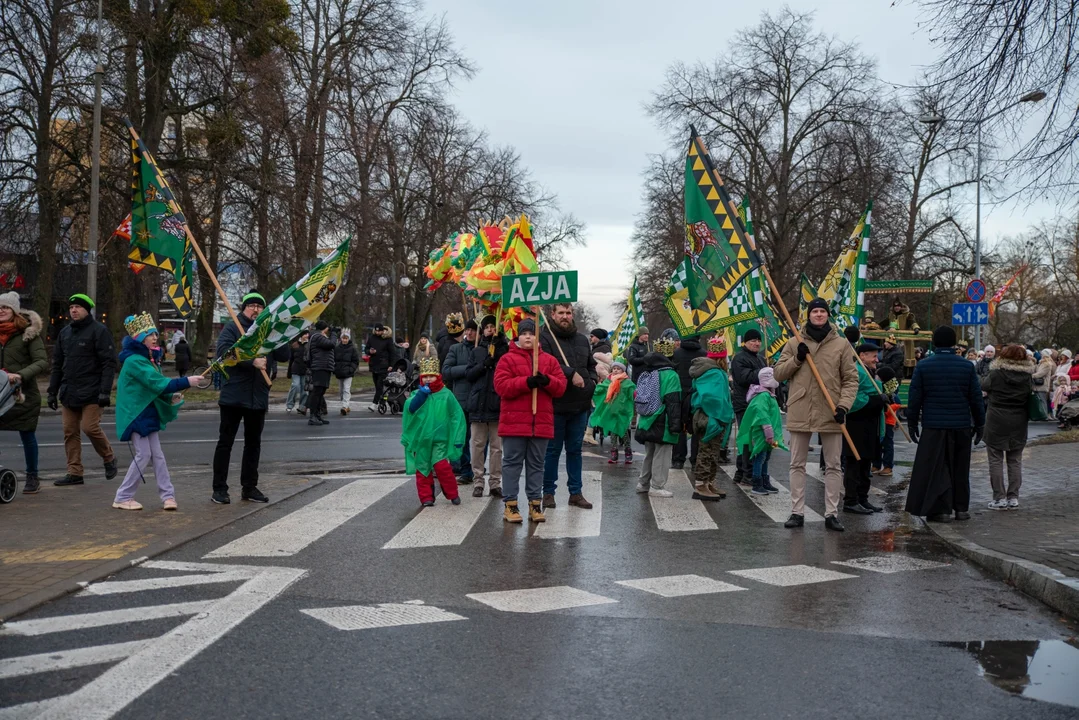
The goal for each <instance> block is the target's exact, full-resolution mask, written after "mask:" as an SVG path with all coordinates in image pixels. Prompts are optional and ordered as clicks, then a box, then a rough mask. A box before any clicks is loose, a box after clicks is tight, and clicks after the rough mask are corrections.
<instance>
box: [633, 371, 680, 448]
mask: <svg viewBox="0 0 1079 720" xmlns="http://www.w3.org/2000/svg"><path fill="white" fill-rule="evenodd" d="M648 372H658V373H659V398H660V401H661V402H660V404H659V410H657V411H656V412H655V414H654V415H641V416H640V417H638V418H637V428H638V429H639V430H648V429H649V428H651V427H652V425H653V424H654V423H655V422H656V420H657V419H661V418H666V417H667V404H666V403H664V402H662V400H663V399H664V398H666V397H667V396H668V395H670V394H671V393H678V394H679V396H681V394H682V381H681V380H679V379H678V373H677V372H675V369H674V368H667V367H664V368H660V369H658V370H649V371H648ZM662 422H663V424H664V427H663V440H662V442H663V444H665V445H675V444H677V443H678V432H677V428H676V429H675V430H676V432H673V433H672V432H671V428H669V427H667V421H666V420H662Z"/></svg>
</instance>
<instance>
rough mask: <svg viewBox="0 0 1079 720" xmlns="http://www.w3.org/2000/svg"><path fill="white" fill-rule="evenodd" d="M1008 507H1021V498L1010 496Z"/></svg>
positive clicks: (1011, 508)
mask: <svg viewBox="0 0 1079 720" xmlns="http://www.w3.org/2000/svg"><path fill="white" fill-rule="evenodd" d="M1008 509H1009V510H1018V509H1019V498H1008Z"/></svg>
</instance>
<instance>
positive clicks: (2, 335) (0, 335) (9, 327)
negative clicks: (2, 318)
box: [0, 320, 19, 345]
mask: <svg viewBox="0 0 1079 720" xmlns="http://www.w3.org/2000/svg"><path fill="white" fill-rule="evenodd" d="M18 332H19V329H18V328H17V327H15V321H14V320H8V321H7V322H0V345H7V341H8V340H10V339H11V338H12V337H14V336H15V335H16V334H17V333H18Z"/></svg>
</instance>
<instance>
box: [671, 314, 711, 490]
mask: <svg viewBox="0 0 1079 720" xmlns="http://www.w3.org/2000/svg"><path fill="white" fill-rule="evenodd" d="M707 355H708V353H706V352H705V351H704V350H703V349H702V348H701V340H700V337H699V336H697V335H691V336H689V337H686V338H682V342H681V343H679V345H678V347H677V348H675V350H674V355H673V356H672V357H671V362H673V363H674V369H675V371H676V372H677V373H678V381H679V382H680V383H682V424H683V427H682V428H681V430H680V431H679V433H678V444H677V445H675V446H674V455H673V458H672V460H671V467H672V468H673V469H675V470H681V469H682V468H684V467H685V466H686V460H687V459H688V460H689V464H690V465H691V466H693V465H696V464H697V452H698V450H700V446H701V440H700V438H699V437H698V436H697V435H696V434H694V435H693V436H692V439H690V440H689V442H687V437H686V429H685V426H688V425H689V416H690V410H689V406H690V402H691V401H692V399H693V378H692V377H691V376H690V374H689V367H690V365H692V364H693V361H694V360H696V359H697V358H702V357H706V356H707ZM687 446H688V447H687ZM687 450H688V451H689V452H688V458H687Z"/></svg>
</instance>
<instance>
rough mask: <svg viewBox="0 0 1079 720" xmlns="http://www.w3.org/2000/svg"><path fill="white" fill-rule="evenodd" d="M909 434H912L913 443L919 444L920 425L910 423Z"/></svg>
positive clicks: (908, 425) (908, 426)
mask: <svg viewBox="0 0 1079 720" xmlns="http://www.w3.org/2000/svg"><path fill="white" fill-rule="evenodd" d="M907 432H909V433H910V439H911V441H913V442H918V436H919V433H918V424H917V423H908V424H907Z"/></svg>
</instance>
